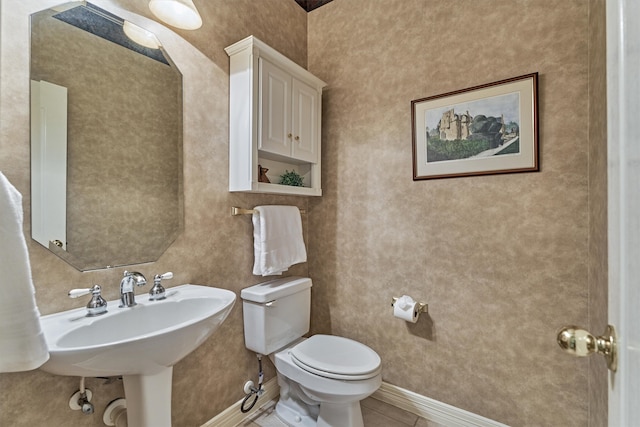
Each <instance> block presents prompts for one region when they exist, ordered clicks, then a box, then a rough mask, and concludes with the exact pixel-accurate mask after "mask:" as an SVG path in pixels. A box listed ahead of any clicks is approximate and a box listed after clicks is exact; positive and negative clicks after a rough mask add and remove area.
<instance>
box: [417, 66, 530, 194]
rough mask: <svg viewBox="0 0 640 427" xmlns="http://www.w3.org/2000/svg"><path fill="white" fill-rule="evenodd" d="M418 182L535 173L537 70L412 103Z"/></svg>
mask: <svg viewBox="0 0 640 427" xmlns="http://www.w3.org/2000/svg"><path fill="white" fill-rule="evenodd" d="M411 127H412V130H411V137H412V150H413V180H414V181H417V180H422V179H439V178H453V177H461V176H474V175H489V174H503V173H514V172H534V171H538V170H539V166H538V73H532V74H527V75H524V76H519V77H512V78H509V79H506V80H500V81H497V82H493V83H487V84H483V85H480V86H475V87H470V88H467V89H460V90H456V91H453V92H448V93H444V94H441V95H434V96H429V97H427V98H420V99H414V100H413V101H411Z"/></svg>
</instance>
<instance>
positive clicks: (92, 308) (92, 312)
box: [69, 285, 107, 317]
mask: <svg viewBox="0 0 640 427" xmlns="http://www.w3.org/2000/svg"><path fill="white" fill-rule="evenodd" d="M101 292H102V288H101V287H100V285H93V286H92V287H90V288H86V289H71V290H70V291H69V296H70V297H71V298H78V297H81V296H83V295H88V294H92V296H91V300H90V301H89V303H88V304H87V316H89V317H91V316H99V315H101V314H104V313H106V312H107V301H105V299H104V298H102V295H100V293H101Z"/></svg>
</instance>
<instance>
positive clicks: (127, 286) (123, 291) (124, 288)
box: [120, 271, 147, 307]
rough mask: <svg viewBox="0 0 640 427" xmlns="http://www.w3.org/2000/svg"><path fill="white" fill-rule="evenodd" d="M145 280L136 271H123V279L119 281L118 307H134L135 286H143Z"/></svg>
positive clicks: (145, 282)
mask: <svg viewBox="0 0 640 427" xmlns="http://www.w3.org/2000/svg"><path fill="white" fill-rule="evenodd" d="M146 284H147V279H146V278H145V277H144V275H143V274H142V273H138V272H137V271H125V272H124V278H123V279H122V280H121V281H120V307H133V306H134V305H136V294H135V292H134V291H135V287H136V286H144V285H146Z"/></svg>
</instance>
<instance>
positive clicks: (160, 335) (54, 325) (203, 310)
mask: <svg viewBox="0 0 640 427" xmlns="http://www.w3.org/2000/svg"><path fill="white" fill-rule="evenodd" d="M166 294H167V298H166V299H164V300H161V301H149V298H148V295H141V296H138V297H137V302H138V305H136V306H135V307H131V308H119V307H118V305H119V301H109V302H108V307H107V310H108V311H107V313H105V314H103V315H100V316H96V317H87V316H86V309H85V308H78V309H74V310H68V311H64V312H60V313H55V314H51V315H47V316H43V317H42V318H41V324H42V329H43V331H44V335H45V338H46V341H47V345H48V346H49V354H50V358H49V361H47V363H45V364H44V365H43V366H42V367H41V368H40V369H42V370H44V371H46V372H49V373H52V374H57V375H73V376H84V377H102V376H120V375H122V377H123V380H124V391H125V397H126V399H127V421H128V424H129V425H130V426H136V427H171V379H172V372H173V365H175V364H176V363H177V362H178V361H179V360H181V359H182V358H183V357H185V356H186V355H187V354H189V353H191V352H192V351H193V350H195V349H196V348H197V347H198V346H200V344H202V343H203V342H204V341H205V340H206V339H207V338H208V337H209V336H210V335H211V334H212V333H213V331H215V330H216V329H217V328H218V327H219V326H220V324H222V322H223V321H224V320H225V319H226V317H227V316H228V314H229V312H230V311H231V308H232V307H233V304H234V303H235V299H236V295H235V293H233V292H231V291H229V290H225V289H218V288H213V287H208V286H199V285H181V286H176V287H173V288H169V289H167V293H166Z"/></svg>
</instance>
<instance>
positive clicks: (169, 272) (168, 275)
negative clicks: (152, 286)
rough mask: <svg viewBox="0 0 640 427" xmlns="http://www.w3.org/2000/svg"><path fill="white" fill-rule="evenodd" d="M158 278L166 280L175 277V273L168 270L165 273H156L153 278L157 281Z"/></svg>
mask: <svg viewBox="0 0 640 427" xmlns="http://www.w3.org/2000/svg"><path fill="white" fill-rule="evenodd" d="M156 279H161V280H164V279H173V273H172V272H171V271H167V272H166V273H164V274H156V275H155V276H154V277H153V280H154V281H155V280H156Z"/></svg>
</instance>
